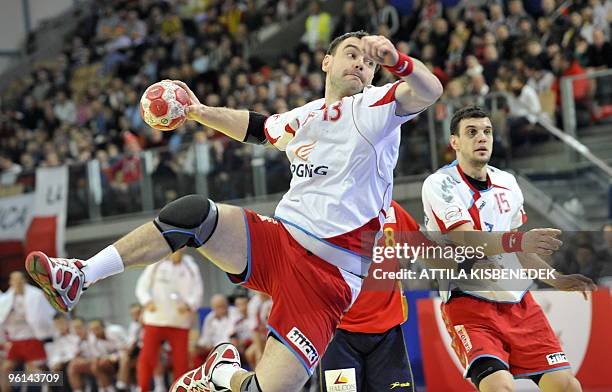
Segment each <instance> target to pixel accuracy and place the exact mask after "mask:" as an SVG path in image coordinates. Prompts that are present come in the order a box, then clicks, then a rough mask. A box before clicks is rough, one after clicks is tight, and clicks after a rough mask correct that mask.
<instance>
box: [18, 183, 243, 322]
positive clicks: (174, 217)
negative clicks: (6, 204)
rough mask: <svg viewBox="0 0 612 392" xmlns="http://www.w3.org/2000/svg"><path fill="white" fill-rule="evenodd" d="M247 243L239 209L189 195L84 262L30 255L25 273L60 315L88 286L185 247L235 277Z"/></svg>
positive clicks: (241, 266) (71, 306)
mask: <svg viewBox="0 0 612 392" xmlns="http://www.w3.org/2000/svg"><path fill="white" fill-rule="evenodd" d="M246 238H247V235H246V225H245V223H244V214H243V211H242V209H241V208H237V207H232V206H228V205H216V204H215V203H214V202H212V201H210V200H208V199H206V198H205V197H203V196H201V195H188V196H184V197H181V198H179V199H177V200H175V201H173V202H171V203H169V204H167V205H166V206H165V207H164V208H162V210H161V211H160V213H159V215H158V217H157V218H156V219H155V220H154V221H153V222H150V223H146V224H144V225H142V226H140V227H138V228H136V229H135V230H133V231H132V232H130V233H128V234H127V235H125V236H124V237H122V238H121V239H119V240H118V241H117V242H115V243H114V244H113V245H110V246H108V247H106V248H105V249H103V250H102V251H100V252H99V253H98V254H96V255H94V256H93V257H92V258H90V259H88V260H86V261H82V260H68V259H57V258H49V257H47V256H46V255H44V254H43V253H42V252H32V253H31V254H30V255H28V257H27V258H26V269H27V271H28V273H29V274H30V275H31V276H32V278H33V279H34V281H35V282H36V283H37V284H38V285H39V286H41V288H42V289H43V291H44V292H45V294H46V295H47V297H48V299H49V300H50V302H51V303H52V304H53V305H54V306H55V307H56V308H57V309H58V310H60V311H64V312H65V311H68V310H70V309H72V308H73V307H74V306H75V305H76V303H77V302H78V300H79V298H80V295H81V293H82V290H83V287H86V286H87V285H88V284H91V283H93V282H95V281H97V280H100V279H104V278H106V277H108V276H111V275H114V274H117V273H120V272H122V271H123V269H124V267H125V266H129V265H134V264H143V263H153V262H156V261H158V260H160V259H162V258H164V257H166V256H167V255H169V254H170V253H172V252H174V251H176V250H178V249H181V248H183V247H185V246H190V247H196V248H197V247H201V250H202V251H204V252H205V253H207V254H208V253H209V254H210V256H211V257H212V258H213V260H214V262H215V264H217V265H218V266H219V267H220V268H221V269H223V270H224V271H226V272H230V273H240V272H241V271H243V270H244V269H245V267H246V264H247V260H246V259H247V258H246V249H247V244H246Z"/></svg>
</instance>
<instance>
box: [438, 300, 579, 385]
mask: <svg viewBox="0 0 612 392" xmlns="http://www.w3.org/2000/svg"><path fill="white" fill-rule="evenodd" d="M442 318H443V319H444V322H445V324H446V329H447V330H448V333H449V334H450V336H451V338H452V346H453V349H454V350H455V353H456V354H457V356H458V357H459V359H460V360H461V363H462V364H463V366H464V367H465V368H466V374H467V372H468V371H469V368H470V366H471V365H472V364H473V363H474V361H476V360H477V359H479V358H482V357H493V358H497V359H499V360H500V361H502V362H503V363H504V364H505V365H506V367H507V368H508V369H509V371H510V373H512V375H513V376H514V378H528V377H529V376H535V375H538V374H543V373H548V372H550V371H553V370H561V369H569V368H570V364H569V362H568V361H567V359H566V356H565V354H564V353H563V350H562V349H561V345H560V344H559V340H558V339H557V337H556V336H555V333H554V331H553V330H552V328H551V327H550V324H549V323H548V319H547V318H546V316H545V315H544V312H542V309H541V308H540V305H538V304H537V302H535V300H534V299H533V297H532V295H531V293H529V292H527V294H525V296H524V297H523V299H522V300H521V302H519V303H517V304H503V303H496V302H489V301H486V300H480V299H477V298H475V297H470V296H465V297H456V298H452V297H451V300H450V301H449V302H448V303H446V304H442Z"/></svg>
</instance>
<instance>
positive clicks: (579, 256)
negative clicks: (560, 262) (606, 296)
mask: <svg viewBox="0 0 612 392" xmlns="http://www.w3.org/2000/svg"><path fill="white" fill-rule="evenodd" d="M596 256H597V254H596V253H595V249H594V248H593V245H592V244H590V243H581V244H578V246H577V247H576V248H575V253H574V264H573V266H572V268H573V270H572V273H577V274H582V275H584V276H587V277H589V278H591V279H593V280H595V281H596V280H597V279H598V278H599V271H600V269H601V265H600V264H599V260H598V259H597V257H596Z"/></svg>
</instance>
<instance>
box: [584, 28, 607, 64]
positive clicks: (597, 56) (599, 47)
mask: <svg viewBox="0 0 612 392" xmlns="http://www.w3.org/2000/svg"><path fill="white" fill-rule="evenodd" d="M586 55H587V60H588V63H587V64H588V67H589V68H592V69H594V70H602V69H606V68H612V45H611V44H610V42H609V41H606V37H605V35H604V32H603V30H601V29H599V28H596V29H594V30H593V43H592V44H591V45H589V48H588V49H587V53H586Z"/></svg>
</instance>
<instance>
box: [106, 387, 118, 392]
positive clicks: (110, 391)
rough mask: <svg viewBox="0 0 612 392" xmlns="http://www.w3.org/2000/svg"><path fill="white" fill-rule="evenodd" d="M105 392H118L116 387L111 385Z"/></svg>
mask: <svg viewBox="0 0 612 392" xmlns="http://www.w3.org/2000/svg"><path fill="white" fill-rule="evenodd" d="M104 392H116V391H115V387H114V386H112V385H109V386H108V387H106V388H105V389H104Z"/></svg>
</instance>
